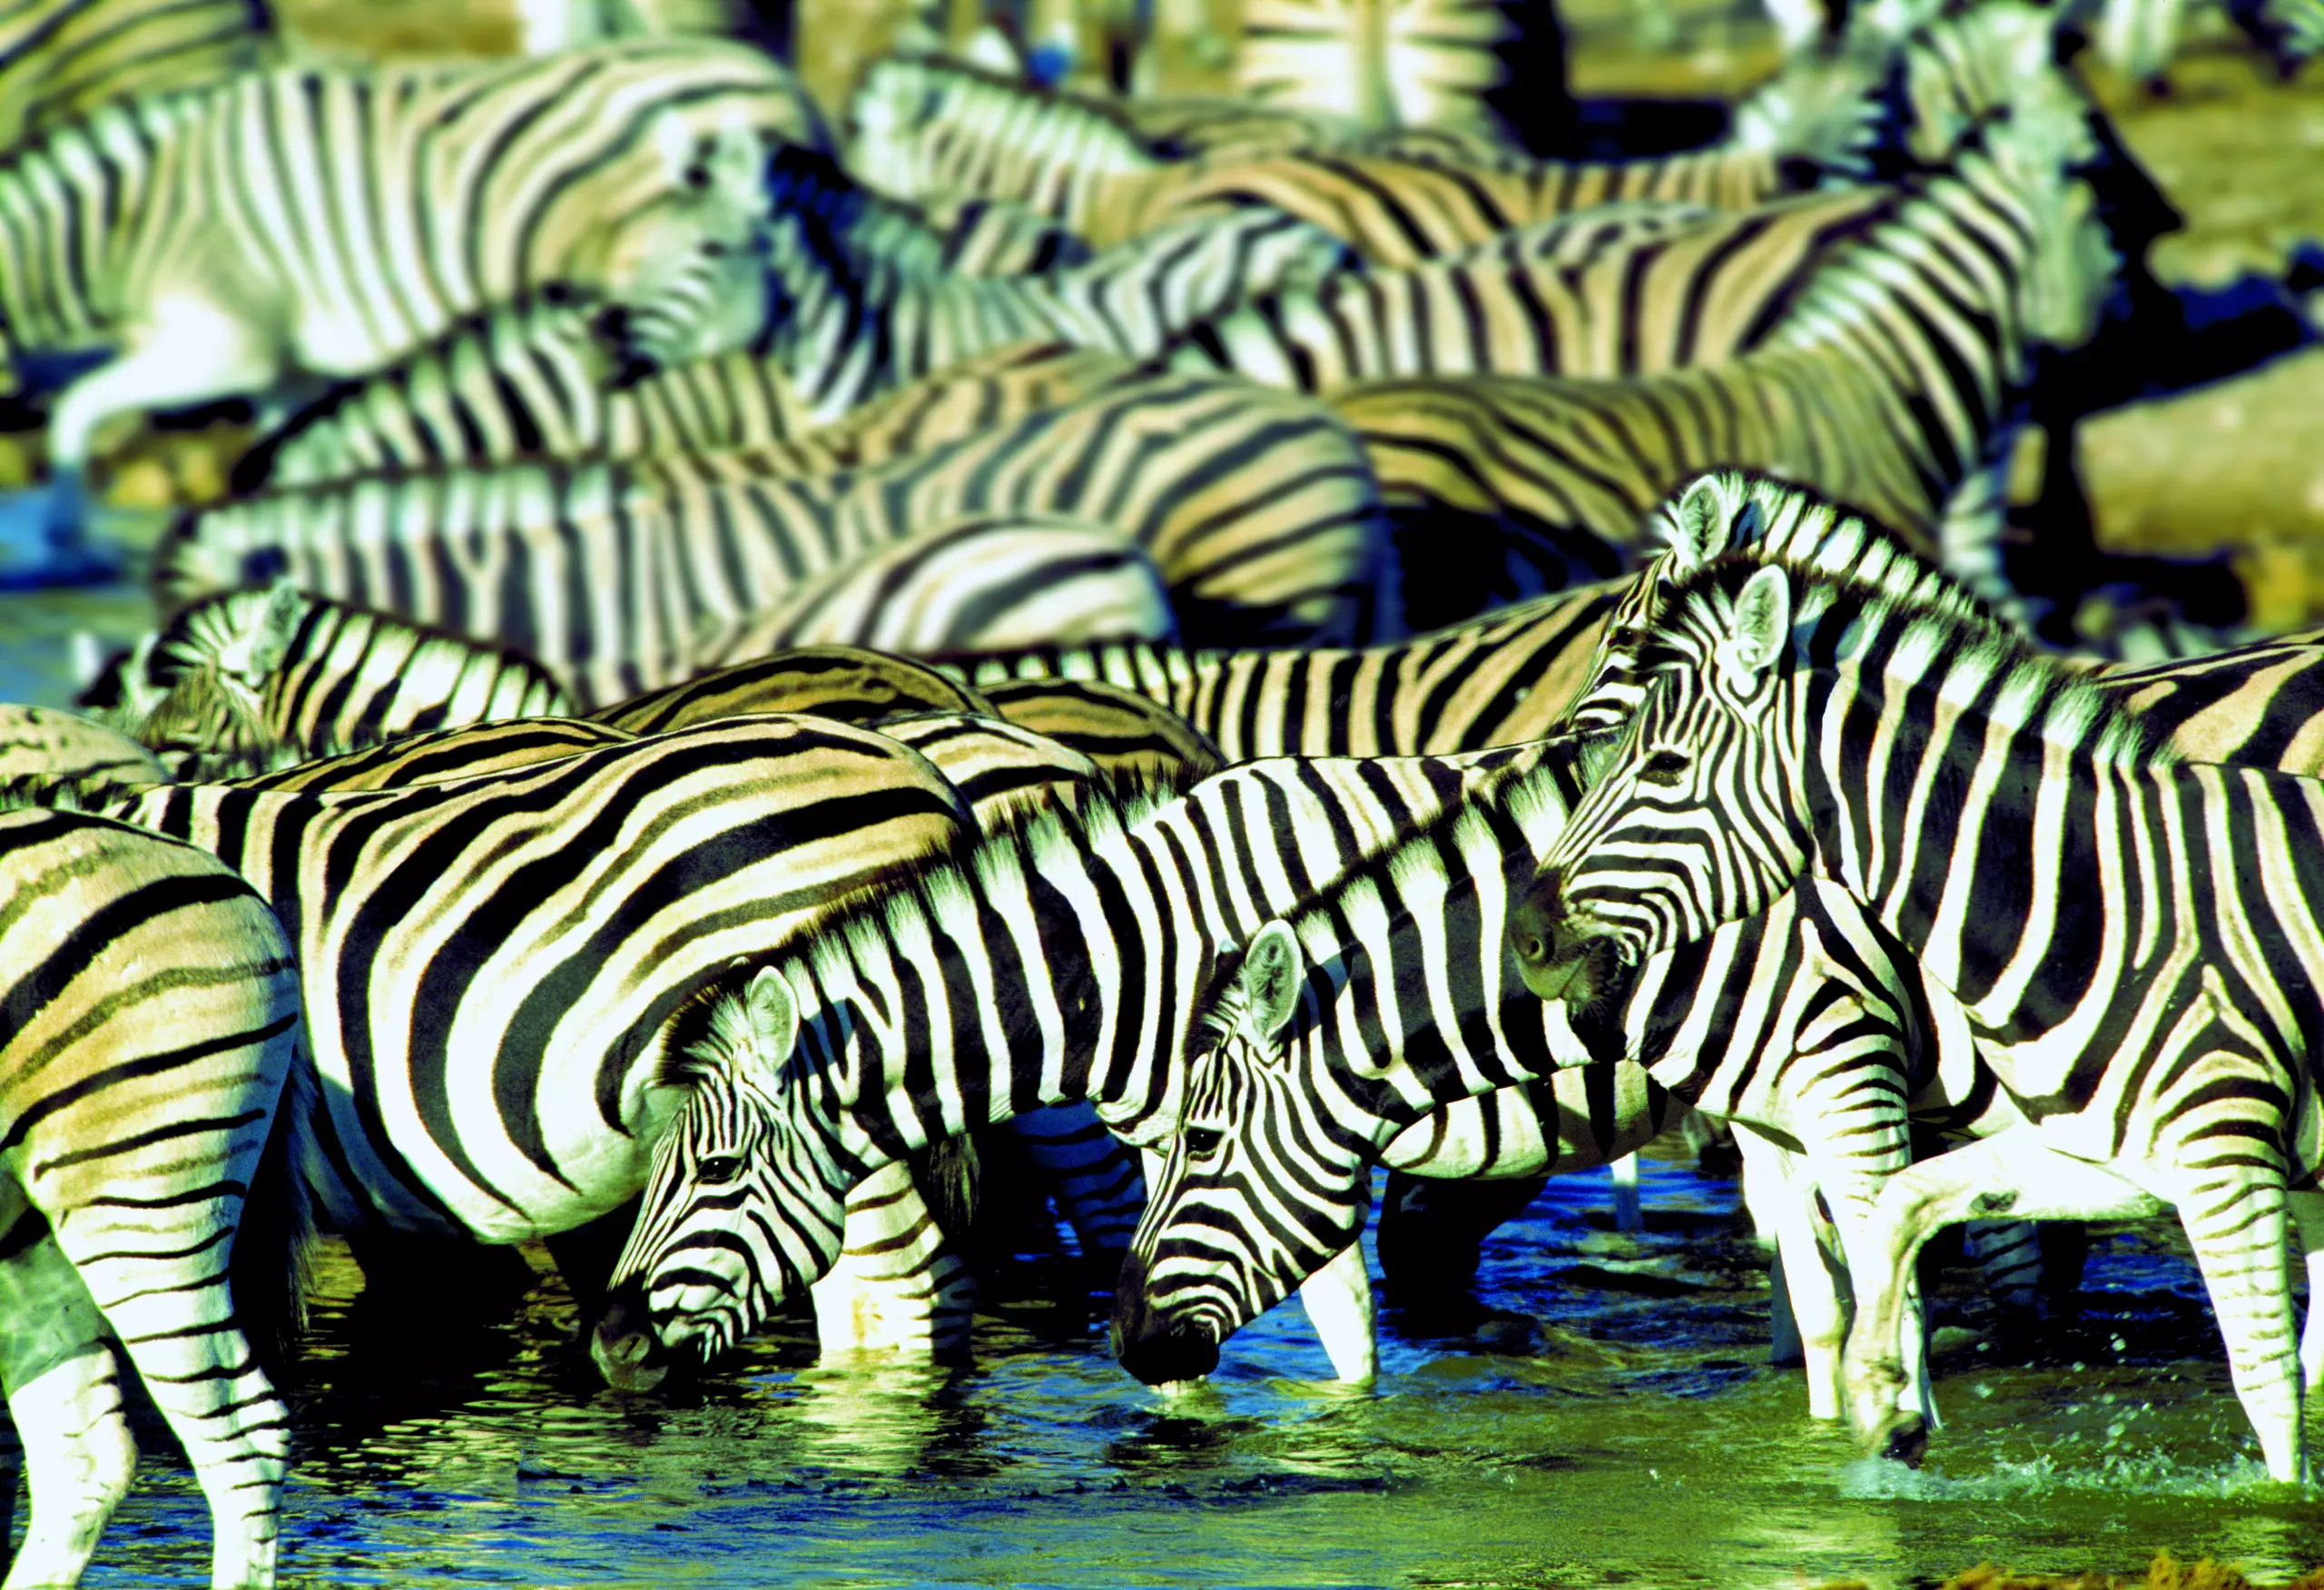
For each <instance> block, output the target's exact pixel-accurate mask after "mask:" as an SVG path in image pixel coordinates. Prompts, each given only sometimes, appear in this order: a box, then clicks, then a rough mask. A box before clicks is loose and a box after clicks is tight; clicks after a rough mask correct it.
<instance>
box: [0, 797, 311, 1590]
mask: <svg viewBox="0 0 2324 1590" xmlns="http://www.w3.org/2000/svg"><path fill="white" fill-rule="evenodd" d="M0 974H5V978H6V980H7V982H8V984H9V990H10V992H9V996H8V1000H7V1003H6V1007H5V1028H0V1386H5V1389H6V1392H7V1398H8V1412H9V1415H10V1417H13V1418H14V1420H15V1426H16V1432H17V1435H18V1437H19V1438H20V1439H21V1440H22V1442H23V1444H24V1451H25V1466H26V1469H27V1471H28V1474H29V1477H30V1481H31V1489H32V1504H33V1505H32V1517H31V1521H30V1523H29V1525H28V1526H27V1527H26V1529H25V1538H24V1542H23V1544H22V1546H20V1547H19V1548H18V1550H17V1553H16V1557H15V1562H14V1564H13V1565H11V1566H10V1568H9V1570H8V1575H7V1578H6V1581H5V1583H6V1584H7V1585H8V1586H9V1587H10V1590H17V1587H19V1586H32V1585H74V1584H77V1583H78V1582H79V1581H80V1578H81V1574H82V1570H83V1569H84V1567H86V1565H88V1562H89V1558H90V1556H91V1555H92V1553H93V1552H94V1548H95V1546H96V1543H97V1537H98V1536H99V1534H100V1533H101V1532H102V1531H103V1528H104V1526H105V1520H106V1518H107V1517H108V1516H110V1515H111V1514H112V1512H113V1506H114V1505H115V1504H116V1503H118V1502H119V1501H120V1500H121V1498H122V1496H123V1493H124V1492H126V1491H127V1489H128V1487H129V1481H130V1474H131V1470H132V1469H133V1467H134V1466H135V1463H136V1450H135V1447H133V1444H132V1442H131V1439H130V1434H129V1427H128V1425H127V1423H126V1422H125V1420H124V1419H123V1409H122V1388H121V1384H120V1380H119V1378H118V1368H117V1365H116V1363H115V1359H114V1356H113V1347H114V1346H115V1344H116V1343H117V1344H118V1345H119V1347H120V1349H121V1351H122V1352H123V1353H124V1354H125V1355H126V1356H127V1358H128V1359H129V1361H130V1363H131V1365H132V1366H133V1368H135V1369H136V1370H137V1372H138V1375H139V1377H140V1378H142V1379H143V1381H144V1383H145V1388H146V1390H147V1392H148V1393H149V1394H150V1395H151V1396H152V1397H153V1402H154V1404H155V1406H156V1407H159V1408H160V1409H161V1412H162V1417H163V1418H164V1419H166V1420H167V1421H168V1422H169V1426H170V1428H171V1430H172V1433H173V1434H175V1435H176V1436H177V1437H178V1438H179V1440H180V1441H181V1442H182V1443H183V1444H184V1447H185V1450H186V1456H187V1457H188V1458H189V1459H190V1460H191V1461H192V1465H193V1470H194V1475H195V1477H196V1478H197V1479H198V1481H199V1482H200V1484H201V1486H202V1495H203V1496H204V1497H206V1498H207V1499H208V1501H209V1504H210V1513H211V1521H212V1530H213V1532H214V1544H213V1546H212V1557H211V1583H212V1585H236V1586H241V1585H271V1584H272V1583H273V1582H274V1560H275V1539H276V1527H277V1526H276V1513H277V1509H278V1508H279V1506H280V1505H281V1488H282V1477H283V1472H284V1467H285V1461H286V1458H287V1457H288V1453H289V1444H290V1443H289V1434H290V1432H289V1428H288V1424H289V1419H288V1415H287V1414H286V1413H285V1411H284V1409H283V1407H282V1402H281V1398H280V1397H277V1396H276V1395H275V1392H274V1389H273V1388H272V1387H271V1385H270V1384H269V1382H268V1379H267V1377H266V1374H265V1371H264V1370H263V1369H262V1368H261V1367H260V1364H259V1359H258V1357H257V1354H256V1353H255V1352H254V1351H253V1342H252V1339H251V1338H252V1337H253V1336H254V1335H255V1336H256V1337H257V1338H259V1342H260V1343H261V1345H264V1344H267V1343H268V1341H269V1338H271V1337H273V1336H275V1335H278V1334H279V1333H281V1332H284V1331H286V1330H287V1329H289V1328H292V1327H293V1326H295V1324H296V1322H297V1320H298V1318H299V1310H300V1305H301V1297H300V1270H301V1265H302V1260H303V1248H304V1242H305V1239H306V1236H307V1233H308V1217H307V1206H306V1199H305V1194H304V1191H303V1188H302V1184H301V1181H300V1175H301V1173H302V1172H303V1170H304V1169H305V1161H306V1160H307V1159H308V1158H309V1157H310V1144H309V1143H308V1142H307V1141H306V1137H305V1125H304V1121H305V1114H306V1108H307V1106H306V1104H305V1102H304V1098H305V1096H306V1093H307V1092H308V1091H309V1090H310V1087H311V1078H310V1076H309V1074H308V1072H307V1070H306V1066H307V1061H306V1058H305V1054H304V1036H303V1029H302V1025H301V1021H300V1006H299V988H298V973H297V968H296V965H295V963H294V962H293V960H292V955H291V945H290V943H288V942H287V940H286V939H285V937H284V934H283V932H282V929H281V925H280V924H279V923H277V922H276V921H275V918H274V915H273V914H272V913H271V911H270V910H269V909H268V908H267V904H266V902H265V901H264V900H262V899H261V898H260V897H259V895H258V894H256V893H255V892H254V891H252V890H251V888H250V886H249V885H248V884H244V883H243V882H242V881H241V879H239V878H237V877H235V876H234V875H233V874H232V873H231V872H230V871H228V870H227V869H226V868H225V867H223V866H221V865H220V864H218V863H217V862H216V861H215V860H213V859H212V858H211V857H210V856H208V855H206V854H202V852H201V851H199V850H196V849H194V848H193V847H192V846H191V845H188V844H178V843H175V842H173V841H171V840H168V839H163V838H160V837H158V836H156V835H150V834H146V833H143V832H142V831H140V830H138V829H135V828H132V827H129V826H127V825H123V824H118V823H112V822H107V821H105V820H103V819H102V818H97V817H89V816H83V815H77V814H74V813H67V812H52V811H44V810H40V809H36V808H21V807H15V806H12V807H11V808H10V809H8V810H6V811H5V812H0Z"/></svg>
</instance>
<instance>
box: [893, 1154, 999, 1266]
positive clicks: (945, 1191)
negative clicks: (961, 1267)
mask: <svg viewBox="0 0 2324 1590" xmlns="http://www.w3.org/2000/svg"><path fill="white" fill-rule="evenodd" d="M911 1179H912V1183H913V1185H914V1186H916V1187H918V1188H919V1189H920V1196H921V1201H922V1202H924V1203H926V1204H927V1205H928V1213H929V1217H930V1218H931V1219H932V1220H935V1222H936V1227H937V1230H940V1231H942V1232H943V1233H944V1239H945V1240H946V1241H948V1242H950V1244H951V1245H952V1246H953V1247H955V1248H958V1247H960V1246H961V1245H962V1244H963V1243H964V1242H966V1241H967V1240H968V1237H969V1227H970V1223H971V1222H973V1221H974V1220H976V1216H977V1200H978V1195H979V1193H980V1191H981V1190H982V1185H983V1180H984V1167H983V1163H982V1161H981V1160H980V1157H979V1156H978V1153H977V1143H976V1134H975V1133H974V1132H962V1133H961V1134H960V1136H958V1137H948V1138H944V1139H942V1140H941V1141H937V1142H932V1143H931V1144H929V1145H928V1147H927V1148H925V1149H923V1150H921V1151H920V1152H919V1153H916V1154H914V1155H912V1156H911Z"/></svg>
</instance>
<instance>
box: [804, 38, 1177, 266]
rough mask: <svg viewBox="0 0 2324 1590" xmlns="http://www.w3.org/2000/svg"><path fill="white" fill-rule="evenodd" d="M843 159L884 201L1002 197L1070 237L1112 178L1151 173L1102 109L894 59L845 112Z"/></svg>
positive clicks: (967, 70)
mask: <svg viewBox="0 0 2324 1590" xmlns="http://www.w3.org/2000/svg"><path fill="white" fill-rule="evenodd" d="M847 159H848V165H849V168H850V169H851V170H852V171H854V172H856V173H858V174H859V175H860V176H861V177H862V181H863V182H864V183H865V184H866V185H867V186H869V187H872V188H874V189H877V190H878V191H879V192H881V193H886V194H889V195H890V196H891V197H893V198H898V199H906V200H911V201H915V202H921V201H926V200H930V199H933V198H937V197H940V196H942V197H977V198H987V199H1005V200H1009V201H1010V202H1016V203H1020V204H1026V205H1029V206H1031V207H1033V208H1034V209H1037V210H1039V211H1040V212H1043V213H1045V214H1049V215H1053V216H1055V217H1056V218H1057V219H1059V221H1062V222H1065V223H1066V224H1067V225H1068V226H1070V227H1072V228H1073V229H1074V230H1075V231H1077V232H1081V231H1085V230H1086V228H1085V226H1084V224H1083V223H1084V222H1086V221H1088V219H1089V218H1090V217H1091V216H1092V215H1093V214H1095V213H1097V212H1099V211H1101V210H1102V209H1103V208H1104V207H1105V204H1106V203H1107V202H1108V193H1109V191H1110V190H1111V188H1112V187H1113V186H1114V184H1115V183H1117V182H1118V180H1119V179H1120V178H1122V177H1125V176H1135V175H1137V174H1138V173H1144V172H1147V171H1151V170H1152V169H1153V168H1154V167H1155V165H1156V164H1157V161H1156V158H1155V156H1154V155H1152V154H1151V153H1147V149H1146V148H1145V146H1144V143H1143V141H1142V140H1140V139H1139V138H1138V136H1137V133H1135V132H1134V131H1132V130H1131V129H1130V128H1129V127H1128V126H1127V125H1125V124H1124V123H1123V122H1122V121H1121V120H1120V119H1119V118H1118V116H1116V115H1115V114H1111V113H1110V111H1109V109H1108V108H1106V107H1100V106H1098V105H1095V104H1088V103H1087V102H1082V101H1077V100H1072V99H1068V98H1066V97H1063V96H1056V95H1050V94H1037V93H1033V92H1030V91H1028V90H1025V89H1022V88H1019V87H1018V86H1017V85H1016V84H1012V83H1009V82H1007V81H1005V80H1003V79H1001V78H999V77H995V76H992V75H990V74H985V73H981V72H979V71H977V70H976V69H974V68H972V67H968V66H963V65H960V64H953V63H949V62H937V61H932V60H928V59H924V58H906V57H899V56H891V57H889V58H887V59H885V60H882V61H878V62H875V63H873V64H872V69H871V70H870V71H869V72H867V73H866V74H864V77H863V81H862V84H860V85H859V86H858V87H857V89H856V91H855V94H854V97H853V98H852V99H851V100H850V101H849V102H848V112H847Z"/></svg>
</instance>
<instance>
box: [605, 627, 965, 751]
mask: <svg viewBox="0 0 2324 1590" xmlns="http://www.w3.org/2000/svg"><path fill="white" fill-rule="evenodd" d="M763 712H793V713H812V714H813V715H814V716H817V717H828V718H835V719H837V720H839V721H840V722H842V723H852V724H860V725H862V726H866V727H869V726H872V725H874V724H877V723H879V722H880V721H881V720H882V719H884V718H890V717H895V716H901V715H902V714H905V713H911V712H967V713H975V714H978V715H980V716H985V717H999V716H1001V714H1000V712H999V710H998V709H996V708H995V707H994V706H993V704H992V703H991V702H990V701H989V700H987V699H986V698H985V696H984V693H983V692H982V691H980V690H977V689H974V688H973V687H971V686H966V685H962V684H960V683H958V682H956V681H954V680H952V679H950V678H947V677H946V676H944V675H942V674H940V673H939V672H938V671H937V670H936V669H935V668H934V667H931V666H929V665H928V664H925V663H921V662H915V661H913V660H912V659H911V658H910V657H895V656H892V655H891V654H889V653H887V652H879V651H867V650H865V649H864V648H863V647H855V646H801V647H786V648H785V649H783V650H782V651H778V652H774V653H772V654H770V655H769V656H766V657H758V658H755V659H753V661H750V662H747V663H734V664H731V665H729V666H728V667H723V668H716V669H713V670H712V671H710V672H708V673H704V674H698V675H696V676H694V677H693V678H691V679H686V680H683V681H681V682H680V683H678V684H675V685H669V686H664V687H663V688H661V689H659V690H649V691H646V692H645V693H644V694H642V695H638V696H631V697H630V698H629V699H627V700H626V701H617V702H615V703H614V704H613V705H612V706H605V707H600V708H599V709H598V710H597V711H596V713H594V714H592V715H591V716H593V717H594V718H595V719H596V721H597V722H600V723H604V724H607V725H610V726H613V727H615V728H618V729H625V730H627V731H628V732H629V733H631V734H633V735H655V734H667V733H668V732H670V731H671V730H673V729H680V728H685V727H688V726H692V725H694V724H701V723H711V722H714V721H716V720H717V719H719V718H724V717H735V716H741V715H742V714H744V713H763Z"/></svg>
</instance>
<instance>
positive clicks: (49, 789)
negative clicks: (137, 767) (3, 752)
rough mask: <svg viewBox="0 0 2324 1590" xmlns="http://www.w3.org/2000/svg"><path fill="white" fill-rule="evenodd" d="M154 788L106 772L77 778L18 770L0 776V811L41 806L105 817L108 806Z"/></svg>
mask: <svg viewBox="0 0 2324 1590" xmlns="http://www.w3.org/2000/svg"><path fill="white" fill-rule="evenodd" d="M154 787H155V786H154V785H150V784H130V783H126V782H124V781H123V780H122V779H118V778H115V777H113V775H111V774H108V773H92V774H88V775H84V776H83V777H80V778H51V777H48V776H47V775H44V774H39V773H20V774H17V775H15V776H13V777H10V778H0V812H21V811H25V810H28V809H45V810H48V811H52V812H80V813H83V814H84V815H88V816H92V817H109V816H111V815H113V814H112V812H111V810H110V809H109V808H111V807H113V806H119V805H127V804H128V803H130V802H132V801H134V800H135V799H137V798H138V797H139V796H140V795H143V794H144V793H145V792H146V791H147V790H149V789H153V788H154Z"/></svg>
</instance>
